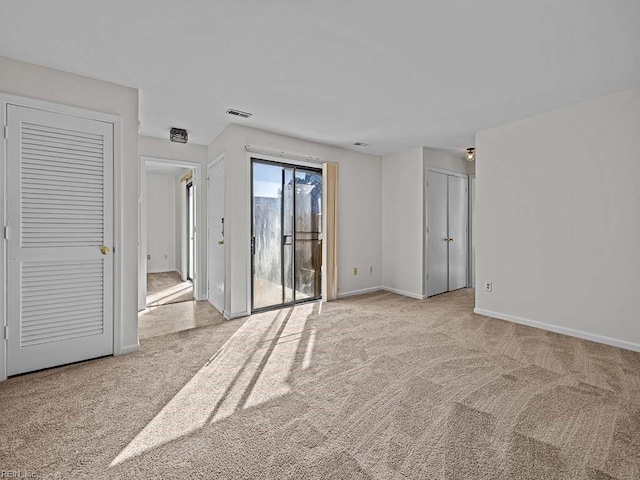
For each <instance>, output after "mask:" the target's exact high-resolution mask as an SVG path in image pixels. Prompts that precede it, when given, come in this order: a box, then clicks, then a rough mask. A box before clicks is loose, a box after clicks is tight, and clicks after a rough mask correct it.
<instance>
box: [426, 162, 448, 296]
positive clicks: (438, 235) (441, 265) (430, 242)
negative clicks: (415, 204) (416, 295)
mask: <svg viewBox="0 0 640 480" xmlns="http://www.w3.org/2000/svg"><path fill="white" fill-rule="evenodd" d="M447 177H448V176H447V175H445V174H443V173H437V172H432V171H428V172H427V216H428V225H429V230H428V234H427V296H428V297H431V296H432V295H438V294H439V293H444V292H446V291H448V290H449V286H448V281H449V280H448V275H449V265H448V261H449V259H448V251H447V248H448V243H449V242H448V241H447V238H448V230H447V228H448V225H447V216H448V212H447Z"/></svg>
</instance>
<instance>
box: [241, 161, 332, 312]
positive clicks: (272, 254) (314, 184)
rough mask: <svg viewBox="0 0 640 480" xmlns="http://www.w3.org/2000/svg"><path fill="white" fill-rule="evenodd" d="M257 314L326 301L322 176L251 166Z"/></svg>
mask: <svg viewBox="0 0 640 480" xmlns="http://www.w3.org/2000/svg"><path fill="white" fill-rule="evenodd" d="M251 197H252V198H251V203H252V233H251V235H252V236H251V257H252V310H253V311H257V310H262V309H268V308H277V307H282V306H284V305H291V304H295V303H299V302H304V301H311V300H317V299H319V298H321V297H322V274H321V270H322V170H319V169H317V170H316V169H313V168H308V167H298V166H294V165H286V164H280V163H275V162H267V161H263V160H256V159H254V160H253V161H252V193H251Z"/></svg>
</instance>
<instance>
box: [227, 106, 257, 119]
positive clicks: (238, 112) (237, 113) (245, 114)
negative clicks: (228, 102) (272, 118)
mask: <svg viewBox="0 0 640 480" xmlns="http://www.w3.org/2000/svg"><path fill="white" fill-rule="evenodd" d="M227 113H228V114H229V115H235V116H236V117H242V118H249V117H250V116H251V114H250V113H248V112H243V111H242V110H235V109H233V108H230V109H229V110H227Z"/></svg>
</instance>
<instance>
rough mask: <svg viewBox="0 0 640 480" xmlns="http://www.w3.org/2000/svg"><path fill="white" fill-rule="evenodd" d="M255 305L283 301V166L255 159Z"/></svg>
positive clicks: (278, 303) (253, 246) (257, 306)
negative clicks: (259, 161) (258, 161)
mask: <svg viewBox="0 0 640 480" xmlns="http://www.w3.org/2000/svg"><path fill="white" fill-rule="evenodd" d="M252 173H253V182H252V184H253V194H252V203H253V205H252V208H253V236H252V253H253V308H254V309H260V308H265V307H270V306H274V305H280V304H282V303H284V302H283V296H284V289H283V276H284V275H283V266H284V264H283V261H282V260H283V259H282V256H283V255H282V250H283V242H282V240H283V236H282V228H283V225H282V212H283V208H284V203H283V201H282V200H283V199H282V191H283V188H282V186H283V183H284V180H283V176H284V171H283V169H282V167H279V166H274V165H268V164H264V163H257V162H254V163H253V172H252Z"/></svg>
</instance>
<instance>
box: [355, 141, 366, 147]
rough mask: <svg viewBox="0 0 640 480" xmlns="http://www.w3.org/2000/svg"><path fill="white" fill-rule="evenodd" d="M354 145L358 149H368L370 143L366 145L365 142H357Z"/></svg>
mask: <svg viewBox="0 0 640 480" xmlns="http://www.w3.org/2000/svg"><path fill="white" fill-rule="evenodd" d="M354 145H355V146H356V147H368V146H369V144H368V143H364V142H356V143H354Z"/></svg>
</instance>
